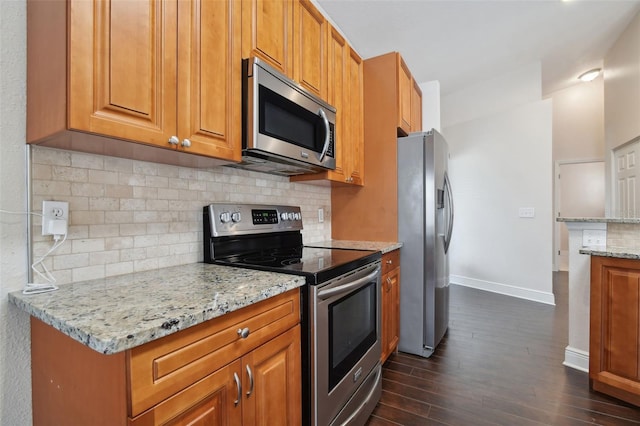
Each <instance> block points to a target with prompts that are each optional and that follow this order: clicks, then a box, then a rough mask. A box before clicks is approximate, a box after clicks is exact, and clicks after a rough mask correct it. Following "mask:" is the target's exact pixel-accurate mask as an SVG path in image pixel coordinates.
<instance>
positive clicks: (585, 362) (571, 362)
mask: <svg viewBox="0 0 640 426" xmlns="http://www.w3.org/2000/svg"><path fill="white" fill-rule="evenodd" d="M562 365H564V366H567V367H571V368H575V369H576V370H580V371H584V372H585V373H588V372H589V352H585V351H583V350H580V349H576V348H572V347H571V346H567V347H566V348H564V362H563V363H562Z"/></svg>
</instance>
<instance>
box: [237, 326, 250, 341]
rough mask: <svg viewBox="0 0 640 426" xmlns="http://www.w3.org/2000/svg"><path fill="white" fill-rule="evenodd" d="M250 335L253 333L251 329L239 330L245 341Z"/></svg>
mask: <svg viewBox="0 0 640 426" xmlns="http://www.w3.org/2000/svg"><path fill="white" fill-rule="evenodd" d="M250 333H251V331H249V327H245V328H239V329H238V336H240V337H241V338H243V339H246V338H247V337H249V334H250Z"/></svg>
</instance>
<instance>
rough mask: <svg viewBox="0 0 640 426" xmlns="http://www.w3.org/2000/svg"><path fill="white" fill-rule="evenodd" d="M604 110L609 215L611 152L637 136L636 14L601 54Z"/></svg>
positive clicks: (639, 43)
mask: <svg viewBox="0 0 640 426" xmlns="http://www.w3.org/2000/svg"><path fill="white" fill-rule="evenodd" d="M604 110H605V113H604V117H605V147H606V151H605V152H606V158H605V165H606V167H605V174H606V176H607V180H608V183H609V184H608V185H607V187H606V189H607V194H606V196H607V214H608V215H612V214H614V213H615V212H613V208H611V206H612V204H613V195H612V194H613V191H614V187H613V182H612V180H613V179H612V158H611V152H612V151H613V150H614V149H615V148H617V147H619V146H621V145H623V144H625V143H627V142H629V141H631V140H633V139H634V138H637V137H639V136H640V13H639V14H638V15H636V17H635V18H634V19H633V21H632V22H631V23H630V24H629V26H628V27H627V28H626V29H625V30H624V31H623V33H622V34H621V35H620V37H619V38H618V40H616V42H615V43H614V45H613V46H612V47H611V49H609V51H608V52H607V55H606V56H605V59H604ZM636 189H637V190H638V191H640V188H636ZM636 196H638V194H636Z"/></svg>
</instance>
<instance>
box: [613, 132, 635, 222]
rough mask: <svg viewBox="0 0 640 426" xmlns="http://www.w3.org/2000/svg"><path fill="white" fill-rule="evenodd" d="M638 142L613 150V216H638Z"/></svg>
mask: <svg viewBox="0 0 640 426" xmlns="http://www.w3.org/2000/svg"><path fill="white" fill-rule="evenodd" d="M638 143H639V142H633V143H630V144H626V145H623V146H621V147H620V148H618V149H616V150H614V151H613V156H614V163H613V174H614V176H613V182H615V183H614V185H615V188H614V190H613V193H614V200H613V206H614V210H613V216H614V217H637V214H638V210H637V207H636V199H637V198H638V197H637V191H638V188H637V184H636V181H637V175H638V165H637V163H638Z"/></svg>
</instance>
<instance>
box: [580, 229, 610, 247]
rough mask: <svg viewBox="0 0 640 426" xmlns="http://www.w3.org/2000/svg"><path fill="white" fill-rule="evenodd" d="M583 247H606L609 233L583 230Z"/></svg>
mask: <svg viewBox="0 0 640 426" xmlns="http://www.w3.org/2000/svg"><path fill="white" fill-rule="evenodd" d="M582 245H583V246H584V247H591V246H606V245H607V231H606V230H604V229H584V230H582Z"/></svg>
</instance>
